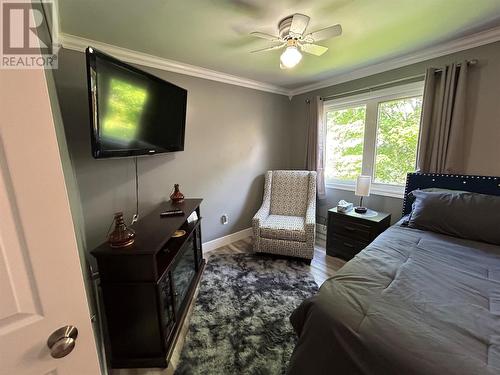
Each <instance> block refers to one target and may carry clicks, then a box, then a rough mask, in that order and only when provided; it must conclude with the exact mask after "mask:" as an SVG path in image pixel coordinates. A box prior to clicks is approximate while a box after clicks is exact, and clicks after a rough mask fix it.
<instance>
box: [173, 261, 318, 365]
mask: <svg viewBox="0 0 500 375" xmlns="http://www.w3.org/2000/svg"><path fill="white" fill-rule="evenodd" d="M317 291H318V286H317V285H316V283H315V282H314V279H313V278H312V276H311V275H309V266H308V265H306V264H304V263H302V262H300V261H295V260H288V259H273V258H270V257H266V256H262V255H260V256H259V255H254V254H227V255H214V256H212V257H210V258H209V261H208V264H207V266H206V268H205V271H204V273H203V276H202V279H201V283H200V290H199V293H198V297H197V299H196V302H195V305H194V308H193V313H192V315H191V319H190V323H189V330H188V333H187V336H186V339H185V343H184V347H183V349H182V352H181V356H180V360H179V365H178V366H177V369H176V372H175V373H176V374H177V375H181V374H183V375H184V374H193V375H197V374H203V375H210V374H220V375H223V374H231V375H233V374H262V375H263V374H266V375H274V374H284V373H285V372H286V369H287V365H288V361H289V359H290V356H291V354H292V351H293V348H294V346H295V343H296V335H295V332H294V331H293V327H292V326H291V324H290V321H289V317H290V314H291V313H292V311H293V310H294V309H295V308H296V307H297V306H298V305H299V304H300V303H301V302H302V301H303V300H304V299H305V298H307V297H310V296H312V295H313V294H315V293H316V292H317Z"/></svg>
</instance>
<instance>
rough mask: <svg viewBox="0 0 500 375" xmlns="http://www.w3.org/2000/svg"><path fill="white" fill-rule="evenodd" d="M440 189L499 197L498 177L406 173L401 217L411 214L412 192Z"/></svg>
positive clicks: (499, 178) (499, 182)
mask: <svg viewBox="0 0 500 375" xmlns="http://www.w3.org/2000/svg"><path fill="white" fill-rule="evenodd" d="M427 188H441V189H450V190H465V191H470V192H473V193H481V194H489V195H500V177H494V176H470V175H458V174H440V173H408V176H407V178H406V187H405V195H404V200H403V216H404V215H407V214H409V213H410V212H411V205H412V203H413V197H412V196H411V195H410V196H409V195H408V194H409V193H411V192H412V191H413V190H417V189H427Z"/></svg>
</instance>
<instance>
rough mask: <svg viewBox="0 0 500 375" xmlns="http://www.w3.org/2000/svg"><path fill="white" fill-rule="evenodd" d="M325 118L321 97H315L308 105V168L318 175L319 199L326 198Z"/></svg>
mask: <svg viewBox="0 0 500 375" xmlns="http://www.w3.org/2000/svg"><path fill="white" fill-rule="evenodd" d="M323 117H324V116H323V101H322V100H321V98H320V97H319V96H315V97H313V98H312V99H311V100H310V101H309V103H308V116H307V122H308V124H307V126H308V133H307V157H306V168H307V170H309V171H316V173H317V174H316V188H317V192H318V198H319V199H324V198H326V187H325V170H324V168H325V142H326V127H325V124H324V121H323Z"/></svg>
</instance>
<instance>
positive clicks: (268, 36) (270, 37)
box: [250, 31, 280, 42]
mask: <svg viewBox="0 0 500 375" xmlns="http://www.w3.org/2000/svg"><path fill="white" fill-rule="evenodd" d="M250 35H252V36H255V37H257V38H261V39H266V40H270V41H271V42H279V41H280V38H279V37H277V36H274V35H271V34H266V33H261V32H260V31H254V32H252V33H250Z"/></svg>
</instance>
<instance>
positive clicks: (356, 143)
mask: <svg viewBox="0 0 500 375" xmlns="http://www.w3.org/2000/svg"><path fill="white" fill-rule="evenodd" d="M422 91H423V84H422V83H421V82H419V83H413V84H409V85H404V86H397V87H392V88H389V89H383V90H379V91H376V92H371V93H367V94H360V95H356V96H352V97H347V98H342V99H337V100H332V101H328V102H326V103H325V121H326V132H327V134H326V168H325V177H326V181H327V185H328V186H330V187H334V188H341V189H347V190H354V181H355V179H356V177H357V176H358V175H360V174H367V175H371V176H372V180H373V185H372V191H373V192H374V193H375V194H383V195H391V196H401V195H402V193H403V186H404V184H405V181H406V174H407V173H408V172H413V171H414V170H415V165H416V158H417V146H418V135H419V130H420V114H421V111H422Z"/></svg>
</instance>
